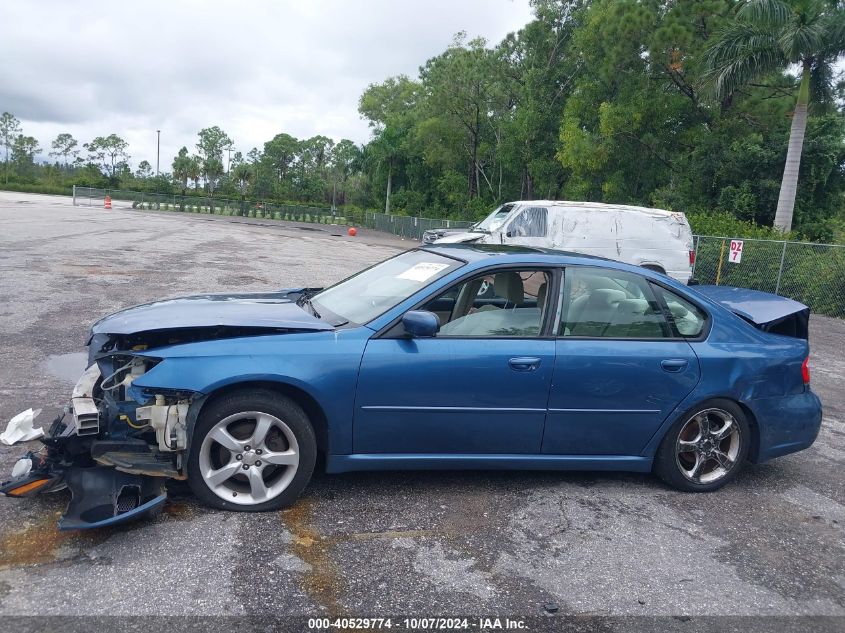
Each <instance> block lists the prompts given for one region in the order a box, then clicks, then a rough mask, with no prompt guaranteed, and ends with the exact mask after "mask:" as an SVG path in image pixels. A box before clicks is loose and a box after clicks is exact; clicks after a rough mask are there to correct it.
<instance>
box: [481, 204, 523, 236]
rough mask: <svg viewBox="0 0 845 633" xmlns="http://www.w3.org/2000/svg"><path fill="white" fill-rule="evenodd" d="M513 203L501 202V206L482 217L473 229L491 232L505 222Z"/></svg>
mask: <svg viewBox="0 0 845 633" xmlns="http://www.w3.org/2000/svg"><path fill="white" fill-rule="evenodd" d="M513 208H514V205H513V204H503V205H502V206H501V207H499V208H498V209H496V210H495V211H493V213H491V214H490V215H488V216H487V217H486V218H484V219H483V220H482V221H481V222H479V223H478V224H476V225H475V226H474V227H473V228H472V230H473V231H490V232H491V233H492V232H493V231H495V230H496V229H498V228H499V227H500V226H502V224H504V222H505V218H507V217H508V214H509V213H510V212H511V211H512V210H513Z"/></svg>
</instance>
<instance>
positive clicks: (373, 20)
mask: <svg viewBox="0 0 845 633" xmlns="http://www.w3.org/2000/svg"><path fill="white" fill-rule="evenodd" d="M530 18H531V11H530V7H529V6H528V0H460V1H458V2H455V1H454V0H425V2H410V1H406V0H392V1H391V0H367V1H364V0H345V1H342V0H321V1H318V0H309V1H307V2H301V1H299V2H281V1H279V0H276V1H272V0H262V1H259V0H251V1H249V2H234V1H232V2H229V1H226V2H222V1H211V0H209V1H205V2H200V1H197V0H187V1H184V0H183V1H181V2H173V1H172V0H171V1H170V2H165V1H162V0H146V1H145V2H143V3H142V2H132V3H118V2H113V1H112V2H103V1H99V0H98V1H93V0H89V1H78V2H66V1H59V0H40V1H39V2H11V1H6V2H3V3H2V6H0V59H3V60H4V61H3V63H2V64H0V111H9V112H12V113H13V114H15V116H17V117H18V118H19V119H20V120H21V122H22V125H23V128H24V132H25V133H26V134H30V135H33V136H35V137H36V138H38V139H39V141H40V143H41V146H42V148H49V144H50V142H51V140H52V139H53V138H55V136H56V135H57V134H58V133H60V132H70V133H72V134H73V135H74V136H75V137H76V138H77V139H78V140H79V141H80V142H87V141H89V140H90V139H91V138H93V137H94V136H100V135H107V134H110V133H112V132H114V133H117V134H119V135H121V136H123V137H124V138H126V139H127V140H128V141H129V143H130V153H131V155H132V162H133V164H137V163H138V162H139V161H140V160H144V159H146V160H148V161H150V162H151V163H152V164H153V165H154V164H155V151H156V130H157V129H160V130H161V131H162V133H161V143H162V146H161V163H162V164H161V168H162V171H165V170H168V169H169V166H170V162H171V160H172V157H173V156H174V155H175V154H176V152H177V151H178V149H179V148H180V147H181V146H182V145H186V146H187V147H188V148H189V149H191V150H193V149H194V145H195V144H196V133H197V131H198V130H199V129H201V128H203V127H208V126H211V125H219V126H220V127H222V128H223V129H224V130H226V132H227V133H228V134H229V136H231V137H232V138H233V139H234V140H235V144H236V146H237V148H238V149H239V150H241V151H243V152H244V153H246V152H247V151H249V150H250V149H251V148H252V147H254V146H258V147H261V146H262V144H263V143H264V142H265V141H267V140H269V139H270V138H272V137H273V136H274V135H275V134H277V133H279V132H287V133H289V134H293V135H294V136H297V137H299V138H307V137H310V136H314V135H316V134H322V135H325V136H329V137H332V138H334V139H340V138H350V139H352V140H354V141H356V142H359V143H362V142H365V141H366V140H367V139H368V138H369V129H368V127H367V125H366V123H365V122H364V121H362V120H361V119H360V117H359V115H358V111H357V104H358V98H359V97H360V95H361V93H362V92H363V90H364V89H365V88H366V87H367V85H369V84H370V83H373V82H379V81H382V80H384V79H385V78H386V77H388V76H391V75H397V74H403V73H404V74H408V75H411V76H415V75H416V74H417V71H418V68H419V66H421V65H422V64H423V63H424V62H425V61H426V60H427V59H429V58H430V57H432V56H434V55H437V54H438V53H440V52H442V51H443V50H444V49H445V48H446V46H448V45H449V43H450V42H451V41H452V37H453V36H454V34H455V33H456V32H458V31H466V32H467V33H468V34H469V36H470V37H474V36H482V37H486V38H487V39H488V41H490V42H491V43H496V42H498V41H499V40H500V39H501V38H502V37H504V35H505V34H507V33H508V32H510V31H515V30H517V29H519V28H521V27H522V26H523V25H524V24H525V23H526V22H527V21H528V20H529V19H530ZM43 156H45V157H46V149H45V152H44V154H43Z"/></svg>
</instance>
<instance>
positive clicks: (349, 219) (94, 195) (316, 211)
mask: <svg viewBox="0 0 845 633" xmlns="http://www.w3.org/2000/svg"><path fill="white" fill-rule="evenodd" d="M106 196H109V198H111V200H112V202H118V201H120V202H129V203H131V206H132V208H133V209H141V210H151V211H181V212H184V213H206V214H216V215H234V216H244V217H250V218H266V219H273V220H292V221H298V222H313V223H316V224H359V225H360V224H361V220H362V218H363V215H364V214H363V213H362V212H361V211H357V212H344V211H338V210H335V211H332V209H330V208H328V207H313V206H307V205H296V204H276V203H273V202H265V201H255V200H246V199H245V200H232V199H229V198H217V197H210V196H180V195H176V194H166V193H149V192H145V191H126V190H121V189H94V188H91V187H74V189H73V204H74V206H90V207H102V206H103V205H104V204H105V197H106Z"/></svg>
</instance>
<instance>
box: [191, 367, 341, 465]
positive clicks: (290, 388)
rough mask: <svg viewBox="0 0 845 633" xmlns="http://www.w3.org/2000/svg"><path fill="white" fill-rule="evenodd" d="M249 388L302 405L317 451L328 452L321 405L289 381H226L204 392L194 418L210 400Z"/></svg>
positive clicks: (325, 423) (327, 431)
mask: <svg viewBox="0 0 845 633" xmlns="http://www.w3.org/2000/svg"><path fill="white" fill-rule="evenodd" d="M251 389H263V390H265V391H273V392H275V393H278V394H279V395H283V396H286V397H288V398H290V399H291V400H293V401H294V402H296V403H297V404H298V405H299V406H300V407H302V409H303V411H305V415H307V416H308V420H309V421H310V422H311V426H312V427H313V429H314V435H315V437H316V439H317V451H318V452H321V453H323V454H328V452H329V423H328V418H327V417H326V413H325V411H324V410H323V407H322V406H320V403H319V402H317V400H316V398H314V396H312V395H311V394H310V393H308V392H307V391H305V390H304V389H302V388H301V387H298V386H296V385H292V384H290V383H286V382H280V381H274V380H244V381H241V382H232V383H228V384H226V385H223V386H222V387H219V388H217V389H215V390H214V391H211V392H210V393H208V394H206V396H205V397H204V398H203V400H202V402H201V403H200V407H199V409H198V410H197V412H196V416H195V418H194V419H196V418H199V416H200V415H202V412H203V410H204V409H205V408H206V407H208V405H209V404H210V403H211V402H214V401H216V400H218V399H219V398H221V397H223V396H227V395H230V394H232V393H235V392H238V391H249V390H251ZM190 431H191V432H190V435H193V428H191V429H190Z"/></svg>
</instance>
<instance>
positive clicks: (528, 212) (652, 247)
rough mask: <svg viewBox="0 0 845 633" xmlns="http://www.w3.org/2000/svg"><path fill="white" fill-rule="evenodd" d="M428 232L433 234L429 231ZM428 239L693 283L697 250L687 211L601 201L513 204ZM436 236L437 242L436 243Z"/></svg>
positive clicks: (426, 236) (429, 240)
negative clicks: (581, 256)
mask: <svg viewBox="0 0 845 633" xmlns="http://www.w3.org/2000/svg"><path fill="white" fill-rule="evenodd" d="M427 233H428V232H427ZM441 235H442V236H440V235H437V234H436V233H434V232H432V235H424V236H423V241H424V242H429V243H432V242H433V243H435V244H461V243H479V244H518V245H522V246H538V247H543V248H553V249H556V250H562V251H573V252H576V253H585V254H587V255H598V256H599V257H606V258H608V259H615V260H617V261H621V262H626V263H628V264H636V265H637V266H643V267H644V268H650V269H652V270H656V271H658V272H661V273H664V274H666V275H669V276H670V277H674V278H675V279H677V280H678V281H680V282H683V283H687V282H688V281H689V279H690V277H691V276H692V266H693V264H694V263H695V250H694V246H693V240H692V231H691V230H690V226H689V222H687V218H686V216H685V215H684V214H683V213H675V212H672V211H664V210H663V209H649V208H646V207H632V206H628V205H624V204H601V203H598V202H563V201H549V200H531V201H523V202H508V203H507V204H503V205H502V206H501V207H499V208H498V209H496V210H495V211H493V213H491V214H490V215H488V216H487V217H486V218H485V219H484V220H482V221H481V222H479V223H478V224H475V225H474V226H473V227H472V228H469V229H464V230H463V231H461V232H448V233H445V234H441ZM432 238H434V239H432Z"/></svg>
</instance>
